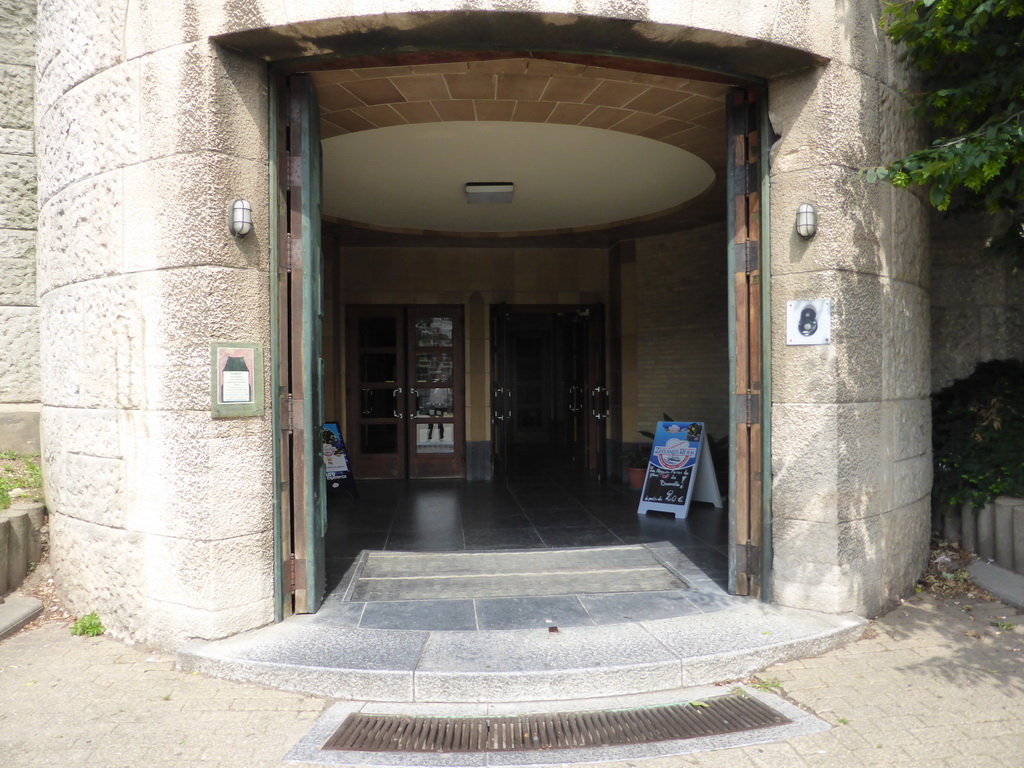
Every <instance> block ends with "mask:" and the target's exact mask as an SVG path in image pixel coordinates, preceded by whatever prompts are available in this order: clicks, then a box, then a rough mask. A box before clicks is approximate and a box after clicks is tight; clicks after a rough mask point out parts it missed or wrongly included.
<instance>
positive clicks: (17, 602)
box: [0, 595, 43, 640]
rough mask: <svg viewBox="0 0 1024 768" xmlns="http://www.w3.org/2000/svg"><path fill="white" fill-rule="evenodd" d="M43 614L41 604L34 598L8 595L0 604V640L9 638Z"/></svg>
mask: <svg viewBox="0 0 1024 768" xmlns="http://www.w3.org/2000/svg"><path fill="white" fill-rule="evenodd" d="M42 613H43V604H42V603H41V602H39V601H38V600H36V599H35V598H34V597H25V596H24V595H8V596H7V597H5V598H4V601H3V602H2V603H0V640H3V639H4V638H5V637H9V636H10V635H13V634H14V633H15V632H17V631H18V630H19V629H21V628H22V627H24V626H25V625H26V624H28V623H29V622H30V621H34V620H35V619H37V618H38V617H39V616H41V615H42Z"/></svg>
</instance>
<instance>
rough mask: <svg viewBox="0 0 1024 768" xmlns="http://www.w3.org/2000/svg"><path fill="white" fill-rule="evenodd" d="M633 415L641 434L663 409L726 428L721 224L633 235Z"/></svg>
mask: <svg viewBox="0 0 1024 768" xmlns="http://www.w3.org/2000/svg"><path fill="white" fill-rule="evenodd" d="M636 273H637V279H636V291H637V300H636V306H637V368H638V370H637V380H636V392H637V416H636V426H635V428H634V429H633V430H630V429H628V428H627V429H626V430H625V435H624V436H623V439H624V440H625V441H626V442H632V441H636V440H639V439H641V438H640V437H639V436H638V435H637V432H636V431H637V430H640V429H643V430H649V431H653V430H654V428H655V425H656V424H657V422H659V421H661V420H662V414H665V413H667V414H669V415H671V416H672V417H673V418H674V419H676V420H677V421H702V422H704V423H705V425H706V428H707V430H708V432H709V434H710V435H711V437H712V438H713V439H720V438H722V437H724V436H726V435H727V434H728V428H729V335H728V323H727V320H728V299H729V297H728V284H727V275H726V231H725V225H724V224H715V225H710V226H706V227H701V228H699V229H693V230H688V231H685V232H678V233H674V234H670V235H662V236H658V237H649V238H644V239H640V240H637V243H636Z"/></svg>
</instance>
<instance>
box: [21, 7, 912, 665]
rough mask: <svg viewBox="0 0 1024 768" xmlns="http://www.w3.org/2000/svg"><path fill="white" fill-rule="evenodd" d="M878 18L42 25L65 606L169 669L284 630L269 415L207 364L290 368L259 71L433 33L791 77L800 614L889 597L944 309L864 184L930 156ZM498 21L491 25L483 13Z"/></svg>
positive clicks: (46, 344)
mask: <svg viewBox="0 0 1024 768" xmlns="http://www.w3.org/2000/svg"><path fill="white" fill-rule="evenodd" d="M456 5H457V10H455V11H454V12H452V13H450V14H447V13H444V12H445V11H448V10H449V9H452V8H454V7H455V6H456ZM875 9H876V3H875V2H874V1H873V0H858V1H857V2H850V3H846V4H842V5H836V4H833V3H812V4H810V5H809V4H808V3H806V2H804V1H803V0H773V1H771V2H764V1H763V0H712V1H711V2H700V3H688V2H676V1H675V0H672V1H670V2H649V0H625V1H624V2H620V3H613V4H608V3H606V2H605V1H604V0H522V2H517V1H516V0H513V2H506V1H505V0H493V2H492V0H469V2H460V3H458V4H456V3H450V4H448V3H446V2H444V0H377V1H376V2H374V3H365V2H362V0H301V1H300V2H291V0H287V1H286V0H257V1H256V2H252V0H227V2H224V0H196V1H195V2H190V3H180V2H177V1H176V0H153V1H152V2H148V3H144V4H140V3H129V2H127V0H65V1H64V2H62V3H44V4H42V5H41V7H40V15H39V19H38V25H39V26H38V30H39V36H38V41H39V42H38V48H37V68H38V69H37V71H38V78H37V84H36V86H37V90H36V99H37V104H36V114H37V119H38V133H37V148H38V178H39V192H38V199H39V207H40V213H39V216H40V220H39V221H40V223H39V229H40V235H39V254H38V292H39V307H40V308H39V313H40V316H41V338H42V343H43V348H44V349H45V356H44V359H43V364H42V374H41V376H42V395H41V396H42V401H43V411H42V439H43V447H44V461H45V462H46V466H47V468H48V471H47V474H46V477H47V481H46V482H47V494H48V498H49V499H50V500H51V507H52V512H53V519H52V538H53V562H54V567H55V572H56V575H57V580H58V583H59V585H60V589H61V591H62V594H63V596H64V597H65V598H66V599H67V601H68V603H69V605H70V606H71V607H72V609H73V610H74V611H76V612H78V613H84V612H87V611H90V610H93V609H95V610H98V611H99V612H100V614H101V616H102V617H103V618H104V622H105V623H106V624H107V626H109V627H110V628H111V630H112V632H114V633H115V634H117V635H120V636H127V637H132V638H135V639H138V640H142V641H146V642H151V643H155V644H159V645H163V646H167V647H171V646H174V645H177V644H179V643H181V642H182V641H184V640H185V639H187V638H190V637H203V638H212V637H218V636H222V635H226V634H230V633H234V632H239V631H242V630H245V629H248V628H251V627H254V626H258V625H260V624H263V623H266V622H268V621H270V620H272V616H273V611H272V605H273V580H272V562H273V557H272V554H271V553H272V546H273V541H272V539H273V537H272V515H273V489H272V480H271V462H272V458H271V439H272V433H271V424H270V420H269V414H267V415H265V416H264V417H262V418H250V419H234V420H225V421H214V420H212V419H211V418H210V414H209V372H208V359H209V352H208V345H209V342H210V341H211V340H218V339H222V340H230V341H253V342H262V343H264V344H265V345H268V344H269V327H270V326H269V312H268V302H269V299H268V295H269V290H268V275H267V258H268V248H269V239H268V231H269V223H268V221H267V213H268V208H269V202H268V189H269V184H268V178H267V174H268V160H269V152H268V137H267V117H266V116H267V97H266V67H265V64H264V59H281V58H288V57H295V56H300V55H314V54H318V53H323V54H327V53H330V52H332V51H347V52H351V51H352V50H354V49H355V47H357V46H366V45H370V46H372V45H375V44H378V43H380V41H381V40H384V39H385V37H386V38H388V39H397V38H403V39H406V38H407V37H408V36H413V37H415V36H416V35H419V37H418V38H416V39H417V40H420V41H421V42H420V43H418V44H422V45H429V46H430V47H432V48H435V49H436V48H437V47H439V46H444V45H446V44H449V45H454V44H455V41H458V40H465V41H467V42H466V43H465V44H467V45H469V44H472V45H473V46H474V47H476V46H479V45H499V46H501V45H502V44H506V47H507V45H519V46H522V45H530V44H534V45H540V44H542V43H543V44H544V45H548V46H551V47H553V48H558V47H562V48H563V49H575V50H586V49H587V48H588V46H589V47H590V48H591V49H592V50H609V49H610V48H612V47H614V49H615V50H619V51H627V52H628V51H633V52H635V55H650V56H654V55H656V54H657V55H662V56H664V57H667V58H673V59H674V60H677V61H681V62H684V63H694V64H700V65H703V66H708V67H712V68H714V67H723V68H727V69H731V70H733V71H735V72H738V73H741V74H742V73H746V74H749V75H751V76H756V77H759V78H768V79H769V80H770V81H771V89H770V100H771V110H772V120H773V123H774V125H775V127H776V130H777V131H778V132H779V133H780V134H781V136H782V138H781V139H780V141H779V142H778V144H777V145H776V147H775V151H774V153H773V162H774V168H773V172H772V180H771V181H772V200H771V210H772V250H771V263H772V270H773V273H774V277H773V280H772V291H773V293H772V295H773V303H772V323H773V326H774V327H775V328H776V335H775V337H774V339H773V343H774V345H775V346H774V353H773V358H772V365H773V371H774V373H775V377H776V389H775V398H774V406H773V413H772V416H773V429H774V434H775V440H776V442H775V444H774V448H773V472H774V493H775V504H776V506H775V511H776V528H775V551H776V570H775V582H774V586H775V593H776V596H777V598H778V599H779V600H781V601H782V602H786V603H789V604H792V605H801V606H804V607H811V608H822V609H825V610H833V611H844V610H858V611H862V612H873V611H875V610H877V609H878V608H880V607H881V606H882V605H884V604H886V603H888V602H890V601H891V600H892V599H894V597H895V596H896V595H897V594H899V592H901V591H903V590H905V589H906V588H908V587H909V586H910V584H911V583H912V579H913V577H914V576H916V569H917V568H918V567H919V566H920V564H921V560H922V557H923V553H924V546H925V545H926V543H927V536H926V534H927V518H928V513H927V508H926V507H927V488H928V485H929V476H928V470H927V467H928V463H927V456H926V454H927V442H928V440H927V418H926V406H927V403H926V400H925V397H926V396H927V392H928V388H929V387H928V383H929V382H928V373H929V362H928V355H927V348H928V297H927V292H926V288H925V286H926V285H927V274H926V272H927V270H926V269H925V265H926V264H927V261H926V254H925V252H924V246H923V242H922V240H921V239H920V237H919V235H920V234H921V233H922V231H923V223H922V222H923V213H922V211H921V210H920V208H919V206H917V204H916V202H915V201H914V200H913V198H910V197H909V196H906V197H903V198H899V199H897V198H896V197H895V193H894V192H893V191H892V190H888V189H885V188H868V187H866V186H865V185H864V184H863V182H861V181H860V180H858V179H857V176H856V168H857V167H859V166H860V165H864V164H868V163H872V162H877V161H878V160H879V158H880V157H882V156H887V155H889V154H891V150H892V149H893V148H894V147H902V146H904V145H905V144H906V141H907V137H906V136H905V135H904V134H903V132H902V130H901V128H900V126H901V125H902V116H901V115H902V111H901V110H902V108H903V105H902V102H901V101H900V99H899V96H898V88H899V86H900V82H899V79H898V77H897V74H896V73H897V69H896V64H895V60H894V58H893V57H892V55H891V53H890V52H889V51H888V49H886V48H885V46H884V45H883V43H882V42H881V40H880V39H879V37H878V35H877V32H876V29H877V27H876V25H875V21H876V20H875V18H874V15H873V14H874V13H875ZM474 11H495V13H492V14H483V15H478V16H474V17H472V19H470V18H469V17H468V14H471V13H472V12H474ZM581 17H593V18H590V19H588V20H587V21H588V23H585V24H577V23H576V22H578V21H579V19H580V18H581ZM599 17H604V18H599ZM211 37H217V38H218V39H219V40H222V41H223V42H224V43H225V45H224V46H223V47H221V46H219V45H217V44H215V43H214V42H212V41H211ZM5 39H6V38H5ZM374 41H377V43H375V42H374ZM754 41H760V42H757V43H755V42H754ZM413 43H415V40H412V41H411V42H410V44H413ZM380 50H382V49H380V48H379V47H378V48H376V49H374V52H380ZM815 62H816V63H818V64H819V65H820V66H818V67H817V68H816V69H809V67H810V65H811V64H812V63H815ZM826 62H827V63H826ZM4 82H7V79H6V78H5V79H4ZM15 165H16V164H15ZM235 197H246V198H248V199H249V200H251V201H252V203H253V206H254V219H255V222H256V229H255V232H254V233H253V234H252V235H250V236H249V237H247V238H246V239H245V240H241V241H236V240H233V239H232V238H230V237H229V236H228V235H227V232H226V228H225V216H226V214H225V211H226V207H227V205H228V203H229V201H230V200H232V199H234V198H235ZM804 200H809V201H811V202H815V203H817V204H818V207H819V210H820V212H821V234H819V236H818V238H817V239H816V240H815V241H813V242H812V243H809V244H805V243H802V242H798V241H797V240H796V239H795V236H794V235H793V234H792V224H791V221H792V213H793V210H795V207H796V204H797V203H798V202H803V201H804ZM897 243H898V244H899V245H898V247H897V245H896V244H897ZM808 295H811V296H814V295H829V296H831V297H832V298H833V299H834V300H835V302H836V303H835V307H836V324H835V339H836V341H835V343H834V344H833V345H831V346H829V347H813V348H787V347H785V345H784V343H783V341H784V340H783V339H782V338H781V337H780V336H779V334H778V328H779V327H781V326H780V323H781V320H782V317H781V313H782V308H783V307H784V306H785V301H786V300H787V299H790V298H802V297H806V296H808ZM29 311H30V312H34V310H29ZM10 327H12V328H13V327H16V326H14V325H11V326H10ZM26 334H28V335H30V334H31V331H26ZM268 350H269V347H268ZM270 359H271V355H269V354H268V355H267V356H266V360H267V361H268V362H267V364H268V370H267V371H266V372H265V373H266V374H267V376H266V380H267V382H268V391H267V392H266V398H267V402H270V392H269V380H270V376H269V362H270Z"/></svg>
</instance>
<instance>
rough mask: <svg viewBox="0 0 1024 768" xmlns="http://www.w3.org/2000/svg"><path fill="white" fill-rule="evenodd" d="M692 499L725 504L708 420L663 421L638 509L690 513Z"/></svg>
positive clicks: (719, 505) (642, 510)
mask: <svg viewBox="0 0 1024 768" xmlns="http://www.w3.org/2000/svg"><path fill="white" fill-rule="evenodd" d="M691 501H707V502H709V503H711V504H714V505H715V506H716V507H718V508H721V506H722V496H721V494H720V493H719V492H718V481H717V480H716V479H715V468H714V465H713V464H712V463H711V451H710V450H709V449H708V442H707V434H706V433H705V430H704V424H703V422H699V421H659V422H658V428H657V430H656V431H655V433H654V444H653V445H652V446H651V456H650V458H649V459H648V462H647V477H646V478H645V480H644V488H643V491H642V492H641V494H640V506H639V507H638V508H637V513H638V514H643V513H644V512H671V513H672V514H673V515H675V516H676V517H686V516H687V515H688V514H689V512H690V502H691Z"/></svg>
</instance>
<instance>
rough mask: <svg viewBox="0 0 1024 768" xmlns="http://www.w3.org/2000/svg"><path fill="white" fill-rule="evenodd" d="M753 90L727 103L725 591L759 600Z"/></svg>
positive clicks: (757, 178) (757, 149) (757, 163)
mask: <svg viewBox="0 0 1024 768" xmlns="http://www.w3.org/2000/svg"><path fill="white" fill-rule="evenodd" d="M758 95H759V93H758V89H757V88H756V87H749V88H737V89H735V90H733V91H731V92H730V93H729V97H728V99H729V101H728V105H727V119H728V139H729V153H728V155H729V166H728V171H729V179H728V182H729V187H730V189H729V200H730V201H731V205H730V210H729V225H730V226H729V232H730V233H731V236H732V240H731V243H730V249H729V258H730V271H731V274H732V286H731V287H730V301H731V303H732V304H733V309H734V315H733V324H732V325H733V327H732V333H731V336H732V338H731V339H730V346H731V347H732V352H733V360H734V364H733V370H732V373H731V375H730V378H731V380H732V382H731V383H732V393H733V397H732V399H731V403H730V410H731V414H730V416H731V419H730V420H731V422H732V424H733V430H734V431H733V435H732V439H731V440H730V453H731V454H732V466H733V467H734V468H735V471H734V473H733V476H732V478H731V479H730V485H732V486H733V487H732V488H731V489H730V491H731V492H730V494H729V496H730V498H731V499H732V504H731V506H730V520H729V531H730V534H731V535H730V549H731V552H730V558H729V562H730V568H729V582H730V584H729V586H730V590H731V591H733V592H735V593H736V594H738V595H751V596H754V597H760V596H761V591H762V574H763V567H764V563H763V556H764V525H763V517H762V515H763V502H762V483H763V479H762V478H763V474H762V472H763V464H764V456H763V448H762V438H761V386H762V381H763V376H762V364H763V363H762V355H761V331H762V313H761V249H760V227H761V196H760V192H761V173H762V169H761V145H760V133H759V130H758V125H759V115H760V112H759V108H758Z"/></svg>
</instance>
